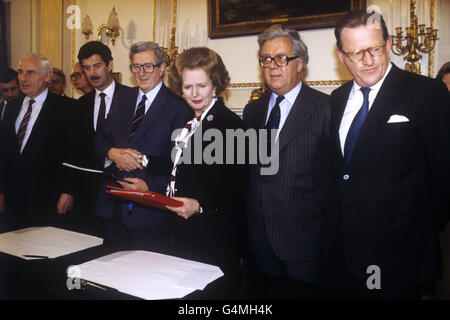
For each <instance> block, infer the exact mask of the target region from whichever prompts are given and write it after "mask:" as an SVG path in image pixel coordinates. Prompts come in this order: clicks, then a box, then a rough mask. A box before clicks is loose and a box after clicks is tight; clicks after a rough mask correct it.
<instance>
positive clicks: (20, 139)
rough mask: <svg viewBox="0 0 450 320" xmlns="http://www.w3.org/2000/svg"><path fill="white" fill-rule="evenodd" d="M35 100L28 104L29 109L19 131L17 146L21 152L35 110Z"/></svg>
mask: <svg viewBox="0 0 450 320" xmlns="http://www.w3.org/2000/svg"><path fill="white" fill-rule="evenodd" d="M35 102H36V101H34V99H31V100H30V101H29V102H28V109H27V112H26V113H25V115H24V116H23V119H22V122H20V127H19V131H17V144H18V148H19V152H20V153H21V150H22V143H23V139H24V138H25V133H26V132H27V127H28V122H29V121H30V116H31V111H32V110H33V108H32V105H33V103H35Z"/></svg>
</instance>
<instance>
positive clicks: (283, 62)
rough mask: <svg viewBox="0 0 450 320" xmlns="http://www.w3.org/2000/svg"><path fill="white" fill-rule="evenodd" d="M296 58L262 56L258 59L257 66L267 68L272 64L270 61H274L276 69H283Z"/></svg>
mask: <svg viewBox="0 0 450 320" xmlns="http://www.w3.org/2000/svg"><path fill="white" fill-rule="evenodd" d="M297 58H298V56H293V57H288V56H275V57H269V56H262V57H259V64H260V65H261V67H263V68H269V67H270V65H271V63H272V61H275V64H276V65H277V66H278V67H285V66H287V64H288V63H289V62H290V61H292V60H295V59H297Z"/></svg>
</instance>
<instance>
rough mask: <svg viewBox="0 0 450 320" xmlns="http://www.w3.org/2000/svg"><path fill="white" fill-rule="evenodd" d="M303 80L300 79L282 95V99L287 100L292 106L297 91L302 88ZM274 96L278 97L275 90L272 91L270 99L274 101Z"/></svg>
mask: <svg viewBox="0 0 450 320" xmlns="http://www.w3.org/2000/svg"><path fill="white" fill-rule="evenodd" d="M302 83H303V81H300V82H299V83H298V84H297V85H296V86H295V87H294V88H292V89H291V91H289V92H288V93H286V94H285V95H284V99H286V100H287V101H289V104H290V105H291V106H292V105H293V104H294V102H295V99H297V96H298V93H299V92H300V89H301V88H302ZM276 98H278V95H277V94H276V93H275V92H272V96H271V98H270V99H271V100H273V101H275V100H276Z"/></svg>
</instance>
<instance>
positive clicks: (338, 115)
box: [330, 81, 353, 165]
mask: <svg viewBox="0 0 450 320" xmlns="http://www.w3.org/2000/svg"><path fill="white" fill-rule="evenodd" d="M352 87H353V81H349V82H347V83H346V84H344V85H343V87H341V88H342V89H341V90H339V91H335V92H336V95H334V96H333V95H332V103H331V106H332V109H331V119H330V125H331V139H332V140H331V143H332V144H333V146H335V150H334V152H335V154H337V155H338V158H339V160H340V161H341V162H342V163H341V164H342V165H344V156H343V155H342V146H341V139H340V136H339V127H340V126H341V121H342V117H343V116H344V111H345V107H346V106H347V100H348V97H349V95H350V91H351V90H352Z"/></svg>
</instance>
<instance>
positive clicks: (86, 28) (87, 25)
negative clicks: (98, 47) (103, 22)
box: [81, 15, 93, 42]
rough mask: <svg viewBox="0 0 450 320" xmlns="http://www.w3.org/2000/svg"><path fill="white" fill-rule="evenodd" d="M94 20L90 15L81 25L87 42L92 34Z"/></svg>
mask: <svg viewBox="0 0 450 320" xmlns="http://www.w3.org/2000/svg"><path fill="white" fill-rule="evenodd" d="M92 29H93V26H92V20H91V18H90V17H89V15H86V17H84V18H83V23H82V24H81V33H82V34H84V36H85V37H86V42H88V40H89V36H90V35H91V34H92Z"/></svg>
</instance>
